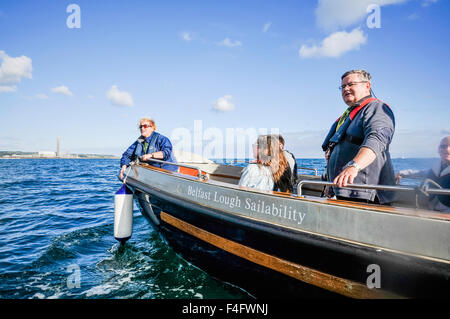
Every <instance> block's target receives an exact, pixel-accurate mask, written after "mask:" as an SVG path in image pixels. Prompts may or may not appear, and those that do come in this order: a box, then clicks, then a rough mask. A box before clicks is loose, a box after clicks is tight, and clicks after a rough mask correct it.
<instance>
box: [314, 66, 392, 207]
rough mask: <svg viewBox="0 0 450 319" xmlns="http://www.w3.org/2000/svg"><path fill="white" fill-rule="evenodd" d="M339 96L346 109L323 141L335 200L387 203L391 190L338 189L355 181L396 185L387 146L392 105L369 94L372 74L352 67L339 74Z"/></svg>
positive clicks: (389, 139)
mask: <svg viewBox="0 0 450 319" xmlns="http://www.w3.org/2000/svg"><path fill="white" fill-rule="evenodd" d="M340 89H341V94H342V99H343V100H344V102H345V103H346V104H347V105H348V108H347V110H346V111H345V112H344V114H342V116H341V117H340V118H339V119H338V120H337V121H336V122H335V123H334V124H333V125H332V126H331V129H330V131H329V133H328V135H327V137H326V138H325V141H324V142H323V144H322V149H323V150H324V152H325V158H326V159H327V161H328V165H327V178H328V181H332V182H333V183H334V184H337V186H338V187H334V188H333V190H334V193H335V194H336V197H337V198H338V199H347V200H355V201H362V202H368V203H381V204H386V203H390V202H392V201H393V199H394V193H393V192H386V191H376V190H364V189H361V190H353V189H348V188H339V187H342V186H347V185H348V184H352V183H353V182H354V183H355V184H356V183H357V184H371V185H377V184H382V185H395V176H394V170H393V167H392V162H391V157H390V154H389V145H390V143H391V141H392V137H393V135H394V131H395V119H394V114H393V113H392V110H391V108H390V107H389V106H388V105H387V104H385V103H384V102H382V101H380V100H378V99H375V98H373V97H372V96H371V76H370V74H369V73H367V72H366V71H365V70H351V71H348V72H346V73H344V75H342V77H341V86H340Z"/></svg>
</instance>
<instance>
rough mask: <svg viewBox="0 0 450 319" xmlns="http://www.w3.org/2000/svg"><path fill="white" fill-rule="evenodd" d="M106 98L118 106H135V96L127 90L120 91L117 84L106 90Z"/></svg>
mask: <svg viewBox="0 0 450 319" xmlns="http://www.w3.org/2000/svg"><path fill="white" fill-rule="evenodd" d="M106 98H107V99H108V100H109V101H110V102H111V103H112V104H113V105H117V106H130V107H131V106H133V98H132V97H131V94H130V93H128V92H126V91H120V90H119V89H118V88H117V85H113V86H112V87H111V88H110V89H109V91H108V92H106Z"/></svg>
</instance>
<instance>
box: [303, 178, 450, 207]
mask: <svg viewBox="0 0 450 319" xmlns="http://www.w3.org/2000/svg"><path fill="white" fill-rule="evenodd" d="M305 184H308V185H320V186H333V187H337V184H334V183H333V182H326V181H314V180H300V181H299V182H298V184H297V196H302V187H303V185H305ZM430 185H433V186H434V187H437V188H430ZM340 188H349V189H374V190H383V191H396V192H414V193H415V195H416V207H418V195H419V194H420V193H422V194H425V195H426V196H429V195H449V196H450V189H445V188H442V187H440V185H439V184H437V183H435V182H434V181H432V180H429V179H427V180H425V181H424V183H423V184H422V185H421V186H420V187H412V186H392V185H369V184H348V185H347V186H341V187H340Z"/></svg>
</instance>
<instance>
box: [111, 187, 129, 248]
mask: <svg viewBox="0 0 450 319" xmlns="http://www.w3.org/2000/svg"><path fill="white" fill-rule="evenodd" d="M132 233H133V192H132V191H131V190H130V189H129V188H128V187H127V186H126V185H125V184H123V185H122V187H121V188H120V189H119V190H118V191H117V192H116V194H115V195H114V237H115V238H116V239H117V240H118V241H120V242H121V243H122V244H124V243H125V242H126V241H127V240H128V239H130V237H131V234H132Z"/></svg>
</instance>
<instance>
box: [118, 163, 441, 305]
mask: <svg viewBox="0 0 450 319" xmlns="http://www.w3.org/2000/svg"><path fill="white" fill-rule="evenodd" d="M127 185H128V186H129V187H131V188H132V189H133V190H134V192H135V198H136V201H137V203H138V204H139V207H140V209H141V212H142V214H143V215H144V216H145V217H146V218H147V219H148V220H149V222H150V223H151V224H152V225H153V226H154V227H155V228H156V229H158V230H159V231H160V233H161V234H162V236H163V237H164V239H165V240H167V242H168V243H169V245H171V246H172V247H173V248H174V249H175V250H176V251H178V252H180V253H181V254H182V255H183V257H185V258H186V259H187V260H189V261H191V262H192V263H194V264H196V265H198V266H200V267H201V268H204V269H205V270H207V271H208V272H210V273H211V274H213V275H215V276H217V277H219V278H220V279H223V280H226V281H229V282H231V283H233V284H236V285H238V286H240V287H242V288H243V289H245V290H247V291H249V292H250V293H251V294H253V295H255V296H257V297H259V296H262V297H277V296H278V297H280V298H281V297H291V298H302V297H303V298H304V297H323V296H324V297H338V296H345V297H352V298H397V297H449V291H450V289H449V288H450V279H449V278H450V262H449V260H450V257H449V256H450V252H449V245H448V243H450V220H449V219H448V218H446V217H445V216H443V215H438V214H436V215H435V216H434V217H433V215H431V214H429V213H428V212H426V211H419V210H414V209H410V210H408V209H395V208H383V207H376V206H374V205H363V204H352V203H349V202H344V201H336V200H324V199H311V198H299V197H296V196H288V195H285V194H280V193H272V192H259V191H254V190H249V189H242V188H239V187H237V186H236V185H229V184H226V183H220V182H214V181H204V180H201V179H196V178H194V177H191V176H185V175H180V174H176V173H171V172H167V171H164V170H161V169H156V168H152V167H145V166H144V165H135V166H133V169H132V170H131V172H130V173H129V175H128V177H127ZM430 216H432V217H430Z"/></svg>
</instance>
